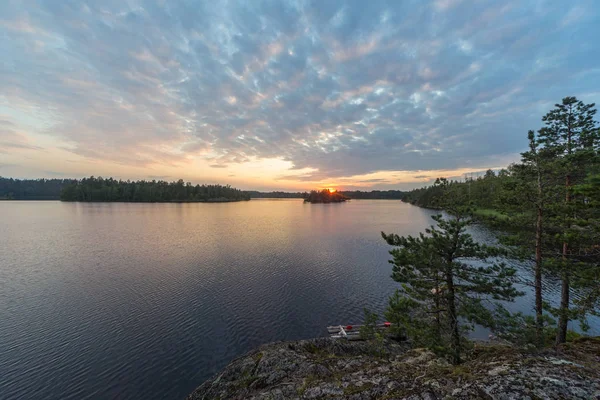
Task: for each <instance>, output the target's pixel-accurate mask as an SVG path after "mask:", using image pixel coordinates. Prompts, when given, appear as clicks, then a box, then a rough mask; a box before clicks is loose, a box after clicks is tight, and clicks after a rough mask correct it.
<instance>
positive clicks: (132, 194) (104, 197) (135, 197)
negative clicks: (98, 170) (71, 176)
mask: <svg viewBox="0 0 600 400" xmlns="http://www.w3.org/2000/svg"><path fill="white" fill-rule="evenodd" d="M60 199H61V200H62V201H109V202H110V201H121V202H195V201H197V202H202V201H217V202H218V201H238V200H250V196H249V195H248V194H247V193H245V192H243V191H241V190H239V189H235V188H232V187H231V186H229V185H227V186H222V185H196V186H194V185H192V184H191V183H189V182H188V183H184V181H183V180H182V179H180V180H178V181H177V182H165V181H154V180H153V181H121V180H116V179H113V178H108V179H103V178H102V177H99V178H95V177H93V176H92V177H90V178H84V179H81V180H80V181H74V182H72V183H71V184H69V185H67V186H65V187H64V188H63V189H62V192H61V195H60Z"/></svg>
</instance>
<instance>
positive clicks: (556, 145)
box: [539, 97, 600, 344]
mask: <svg viewBox="0 0 600 400" xmlns="http://www.w3.org/2000/svg"><path fill="white" fill-rule="evenodd" d="M594 106H595V104H593V103H592V104H584V103H583V102H582V101H580V100H577V98H575V97H565V98H564V99H563V100H562V103H561V104H556V105H555V108H554V109H553V110H551V111H549V112H548V113H547V114H546V115H545V116H544V117H543V118H542V121H543V122H544V123H545V125H546V126H545V127H543V128H542V129H540V131H539V143H540V144H541V145H543V147H544V150H545V152H546V155H547V156H548V157H554V158H555V159H556V162H555V164H554V165H555V166H556V169H557V170H559V171H560V172H561V173H562V175H563V177H564V182H565V183H564V196H565V197H564V203H563V204H557V205H556V207H555V213H556V218H555V222H556V224H557V226H560V232H561V233H558V232H557V235H558V236H560V238H561V239H562V250H561V259H560V261H559V262H556V263H554V266H555V267H556V269H557V270H558V272H559V274H560V276H561V301H560V307H559V308H558V310H557V311H556V313H557V314H558V316H559V322H558V330H557V334H556V344H560V343H564V342H565V341H566V337H567V328H568V323H569V320H570V319H572V315H570V312H569V307H570V290H571V278H572V274H573V270H575V269H577V268H578V264H579V263H580V262H581V260H578V259H577V257H573V255H574V254H575V253H577V249H574V248H573V246H578V245H580V244H581V243H580V242H581V239H582V238H584V236H585V235H582V234H581V229H580V228H581V224H580V223H579V221H578V219H580V216H579V215H578V210H579V209H581V208H582V206H583V207H585V203H584V202H582V201H578V199H577V198H575V197H574V193H573V186H574V185H576V184H577V183H580V182H581V181H582V180H583V179H584V177H585V176H586V173H587V169H588V168H589V167H590V166H591V165H593V164H594V163H597V162H598V161H597V158H598V155H597V153H596V151H595V149H596V148H597V147H598V142H599V141H600V137H599V135H598V129H597V128H596V122H595V121H594V115H595V113H596V110H595V109H594ZM579 200H581V199H579Z"/></svg>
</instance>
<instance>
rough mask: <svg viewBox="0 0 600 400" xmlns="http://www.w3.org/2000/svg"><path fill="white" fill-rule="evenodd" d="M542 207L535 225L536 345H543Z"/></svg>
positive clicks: (539, 208) (538, 210)
mask: <svg viewBox="0 0 600 400" xmlns="http://www.w3.org/2000/svg"><path fill="white" fill-rule="evenodd" d="M542 217H543V215H542V208H541V207H540V206H538V209H537V223H536V227H535V336H536V341H537V345H538V347H540V348H541V347H543V346H544V320H543V311H544V310H543V302H542Z"/></svg>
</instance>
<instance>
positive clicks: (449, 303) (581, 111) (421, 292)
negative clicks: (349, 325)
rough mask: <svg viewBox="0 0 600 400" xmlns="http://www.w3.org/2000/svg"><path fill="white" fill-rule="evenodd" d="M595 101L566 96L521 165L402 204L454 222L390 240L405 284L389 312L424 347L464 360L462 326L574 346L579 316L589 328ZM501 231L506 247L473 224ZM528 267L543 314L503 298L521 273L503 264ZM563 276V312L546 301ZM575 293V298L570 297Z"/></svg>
mask: <svg viewBox="0 0 600 400" xmlns="http://www.w3.org/2000/svg"><path fill="white" fill-rule="evenodd" d="M595 114H596V109H595V105H594V104H585V103H583V102H582V101H580V100H577V99H576V98H575V97H566V98H564V99H563V100H562V102H561V103H559V104H556V105H555V107H554V108H553V109H552V110H550V111H549V112H548V113H547V114H546V115H544V116H543V118H542V122H543V127H542V128H541V129H539V130H538V131H537V132H534V131H529V132H528V133H527V140H528V144H529V146H528V150H527V151H525V152H523V153H522V154H521V161H520V162H518V163H514V164H512V165H510V166H509V167H508V168H506V169H502V170H500V171H499V172H498V173H496V172H494V171H491V170H490V171H487V172H486V173H485V175H484V176H482V177H479V178H477V179H467V180H466V181H465V182H458V181H452V180H447V179H444V178H440V179H438V180H437V181H436V183H435V184H434V185H432V186H430V187H427V188H423V189H417V190H413V191H411V192H408V193H407V194H406V195H405V198H404V200H405V201H408V202H411V203H413V204H416V205H419V206H424V207H430V208H436V209H443V210H445V211H446V216H442V215H436V216H434V217H433V219H434V221H435V224H434V225H433V226H431V227H430V228H429V229H427V230H426V231H425V232H424V233H421V234H420V235H419V236H417V237H412V236H404V237H401V236H398V235H394V234H386V233H382V236H383V238H384V240H385V241H386V242H387V243H388V244H390V245H392V246H394V249H393V250H391V251H390V253H391V255H392V260H391V261H390V262H391V263H392V264H393V274H392V278H393V279H394V280H396V281H398V282H400V283H401V285H402V286H401V289H399V290H398V291H397V293H396V294H395V295H394V296H392V298H391V299H390V302H389V306H388V310H387V314H386V316H387V317H388V319H390V320H393V322H396V325H397V326H399V327H401V329H402V330H404V331H405V332H406V333H407V334H408V335H409V336H410V337H411V338H412V339H413V340H414V341H415V342H417V343H420V344H422V345H425V346H429V347H431V348H433V349H437V350H440V351H447V352H448V354H449V355H450V357H451V359H452V361H454V362H455V363H458V362H460V360H461V353H462V351H463V350H464V347H465V343H466V341H465V339H464V337H463V335H464V333H465V331H468V330H469V329H471V328H473V324H479V325H482V326H485V327H489V328H491V329H492V330H493V331H494V332H496V333H497V334H499V335H502V336H504V337H507V338H510V339H511V340H512V341H517V342H529V343H533V344H535V345H536V346H538V347H544V346H547V345H550V344H553V345H560V344H562V343H565V341H566V340H567V337H568V334H569V331H568V326H569V322H570V321H575V320H577V321H579V323H580V326H581V328H582V329H583V330H586V329H587V328H588V323H587V317H588V316H589V315H590V314H591V315H598V314H599V308H600V128H599V127H598V123H597V122H596V121H595V120H594V116H595ZM478 220H484V221H486V222H489V223H492V224H493V225H494V226H496V227H498V228H500V232H501V236H500V246H498V247H493V246H486V245H483V244H479V243H476V242H475V241H474V240H473V238H472V237H471V235H470V234H469V233H468V232H467V227H468V226H469V225H471V224H472V223H474V222H475V221H478ZM500 259H504V260H511V259H513V260H530V262H531V266H532V272H533V276H534V282H533V284H532V286H533V287H534V291H535V300H534V304H532V309H533V310H535V313H534V316H527V315H522V314H511V313H509V312H508V311H507V310H506V309H505V308H504V307H502V306H501V305H500V304H499V303H498V301H499V300H502V301H512V300H514V299H515V298H516V297H517V296H519V295H520V294H521V293H519V292H518V291H517V290H516V289H515V287H514V284H515V283H516V282H517V277H516V275H515V269H514V268H512V267H510V266H509V265H507V264H505V263H502V262H499V261H498V260H500ZM550 275H551V276H554V277H557V278H558V279H560V282H561V296H560V304H559V305H558V306H556V305H552V304H550V303H549V302H548V301H547V299H545V298H544V296H543V293H544V282H545V281H544V279H543V278H544V276H550ZM574 291H577V293H578V296H577V298H576V299H574V298H573V296H572V295H573V292H574Z"/></svg>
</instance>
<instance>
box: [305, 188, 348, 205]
mask: <svg viewBox="0 0 600 400" xmlns="http://www.w3.org/2000/svg"><path fill="white" fill-rule="evenodd" d="M346 200H350V199H349V198H348V197H347V196H344V195H343V194H341V193H340V192H334V191H331V190H329V189H323V190H312V191H311V192H310V193H309V194H308V196H306V197H305V198H304V202H305V203H342V202H344V201H346Z"/></svg>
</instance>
